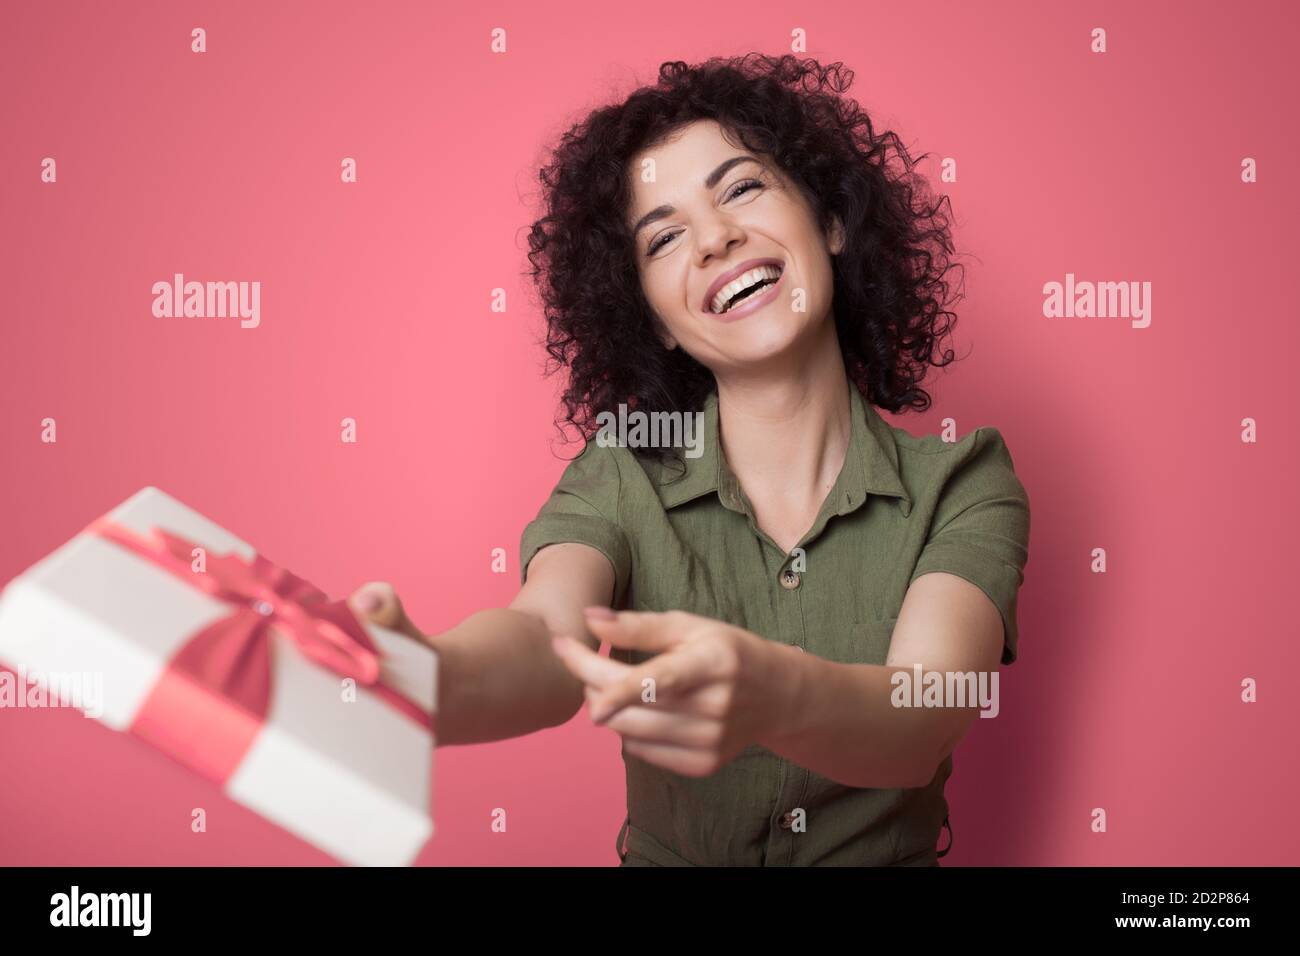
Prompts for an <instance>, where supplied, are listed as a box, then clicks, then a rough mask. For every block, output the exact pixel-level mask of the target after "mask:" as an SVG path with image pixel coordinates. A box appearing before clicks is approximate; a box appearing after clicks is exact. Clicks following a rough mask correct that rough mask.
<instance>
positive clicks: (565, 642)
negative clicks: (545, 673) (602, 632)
mask: <svg viewBox="0 0 1300 956" xmlns="http://www.w3.org/2000/svg"><path fill="white" fill-rule="evenodd" d="M551 649H552V650H554V651H555V656H556V657H558V658H559V659H560V660H561V661H562V662H563V663H564V666H565V667H566V668H567V669H568V671H569V673H570V674H572V675H573V676H574V677H576V678H578V680H580V681H582V682H583V683H584V684H586V685H588V686H594V687H598V688H603V687H605V686H606V685H608V684H610V683H612V682H614V681H617V680H619V679H620V678H622V677H623V676H624V675H625V674H626V673H627V672H628V671H629V670H631V667H630V666H629V665H627V664H620V663H619V662H618V661H611V660H610V659H609V658H608V657H602V656H601V655H600V654H597V653H596V652H595V651H593V650H592V649H591V648H590V647H588V646H587V645H586V644H584V643H582V641H579V640H576V639H574V638H572V637H569V636H568V635H557V636H555V637H553V638H551Z"/></svg>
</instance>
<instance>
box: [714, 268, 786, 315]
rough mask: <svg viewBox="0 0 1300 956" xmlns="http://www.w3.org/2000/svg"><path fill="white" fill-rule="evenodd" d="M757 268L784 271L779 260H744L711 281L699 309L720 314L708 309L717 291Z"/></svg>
mask: <svg viewBox="0 0 1300 956" xmlns="http://www.w3.org/2000/svg"><path fill="white" fill-rule="evenodd" d="M759 266H776V267H777V268H778V269H780V270H782V271H783V272H784V271H785V262H784V261H783V260H781V259H746V260H745V261H744V262H742V263H741V264H740V265H738V266H736V268H734V269H729V270H728V271H726V272H724V273H723V274H722V275H720V276H718V277H717V278H716V279H714V280H713V282H712V284H711V285H710V286H709V290H708V291H707V292H705V293H704V304H703V306H702V307H701V308H703V310H704V311H705V312H707V313H708V314H709V315H718V314H720V313H717V312H714V311H713V309H712V308H710V305H711V304H712V303H713V297H714V296H716V295H717V294H718V290H719V289H721V288H722V287H723V286H724V285H726V284H727V283H728V282H734V281H735V280H736V279H738V278H739V277H740V276H742V275H744V274H745V273H746V272H748V271H749V270H750V269H756V268H758V267H759Z"/></svg>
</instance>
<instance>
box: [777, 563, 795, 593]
mask: <svg viewBox="0 0 1300 956" xmlns="http://www.w3.org/2000/svg"><path fill="white" fill-rule="evenodd" d="M798 586H799V572H798V571H794V570H792V569H790V568H786V569H785V570H784V571H782V572H781V587H783V588H785V589H786V590H787V591H793V590H794V589H795V588H797V587H798Z"/></svg>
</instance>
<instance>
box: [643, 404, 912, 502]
mask: <svg viewBox="0 0 1300 956" xmlns="http://www.w3.org/2000/svg"><path fill="white" fill-rule="evenodd" d="M849 405H850V409H849V411H850V419H851V428H852V431H851V434H850V438H849V450H848V453H847V454H846V455H845V458H844V468H843V470H842V471H841V472H840V475H839V479H838V480H837V481H836V483H835V486H834V487H833V488H832V489H831V495H833V496H836V500H835V501H834V502H832V501H831V500H830V499H828V501H827V505H828V506H830V508H831V513H833V514H847V513H848V512H850V511H853V510H855V509H857V508H859V507H861V506H862V504H863V502H864V501H866V499H867V495H869V494H873V495H882V496H885V497H890V498H897V499H899V507H900V508H901V509H902V513H903V516H904V517H907V515H908V513H909V512H910V511H911V510H912V499H911V497H910V496H909V495H908V493H907V490H906V489H905V488H904V487H903V481H902V478H901V477H899V473H898V446H897V444H896V443H895V441H894V434H893V431H892V429H891V427H890V425H889V424H888V423H887V422H886V421H885V420H884V419H883V418H881V417H880V414H879V413H878V412H877V411H876V410H875V409H874V408H873V407H872V406H871V404H870V403H869V402H867V401H866V400H865V399H863V397H862V394H861V393H860V392H859V391H858V389H857V387H856V386H854V385H852V384H850V385H849ZM701 411H702V412H703V415H704V418H703V431H702V436H703V443H702V448H701V453H700V456H699V457H698V458H686V457H683V458H682V459H681V461H682V462H683V463H684V464H685V467H686V470H685V473H683V472H682V470H681V467H680V466H675V465H668V466H667V467H661V468H660V469H659V474H658V477H657V478H656V481H655V485H656V491H657V492H658V494H659V500H660V501H661V502H662V503H663V506H664V507H665V508H675V507H677V506H678V505H682V504H685V503H686V502H688V501H691V500H693V499H695V498H699V497H700V496H702V495H707V494H710V493H713V492H717V494H718V500H719V501H721V502H722V504H723V506H724V507H726V508H729V509H731V510H732V511H743V510H744V504H743V502H742V500H741V490H740V484H739V482H738V481H737V479H736V476H735V475H734V474H733V473H732V471H731V468H730V467H729V466H728V465H727V460H726V456H725V455H723V454H722V443H721V442H720V441H719V440H718V434H719V432H718V393H717V391H716V390H715V391H712V392H710V393H709V396H708V398H706V399H705V401H704V407H703V409H701Z"/></svg>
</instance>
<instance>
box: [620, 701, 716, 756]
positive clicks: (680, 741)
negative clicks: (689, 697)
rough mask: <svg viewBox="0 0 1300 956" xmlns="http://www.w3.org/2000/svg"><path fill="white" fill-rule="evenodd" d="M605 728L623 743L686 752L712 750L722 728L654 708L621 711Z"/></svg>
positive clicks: (698, 718) (706, 721) (639, 707)
mask: <svg viewBox="0 0 1300 956" xmlns="http://www.w3.org/2000/svg"><path fill="white" fill-rule="evenodd" d="M605 726H606V727H608V728H609V729H610V730H613V731H615V732H616V733H618V734H620V735H621V736H622V737H623V739H624V740H640V741H645V742H648V743H661V744H672V745H673V746H676V747H686V748H690V749H697V750H698V749H709V748H712V747H716V746H717V744H718V741H719V739H720V734H721V733H722V725H721V724H720V723H719V722H718V721H716V720H709V719H707V718H703V717H699V716H697V715H695V714H688V713H683V712H681V711H675V710H667V709H666V708H663V707H659V706H657V705H655V704H638V705H637V706H635V707H624V708H623V709H622V710H620V711H619V712H618V713H617V714H615V715H614V716H613V717H610V718H609V719H608V720H607V721H605Z"/></svg>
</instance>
